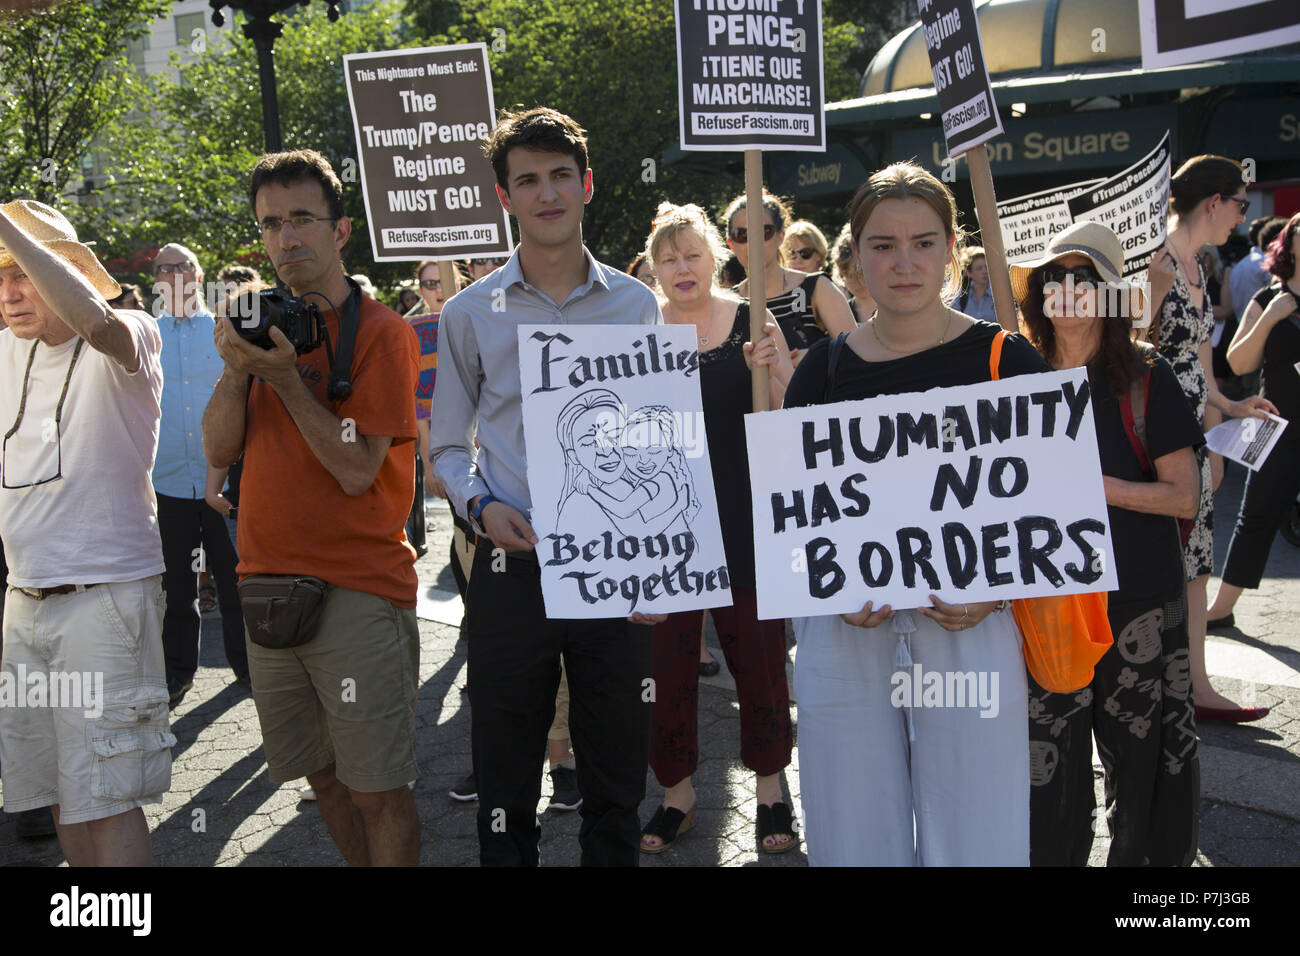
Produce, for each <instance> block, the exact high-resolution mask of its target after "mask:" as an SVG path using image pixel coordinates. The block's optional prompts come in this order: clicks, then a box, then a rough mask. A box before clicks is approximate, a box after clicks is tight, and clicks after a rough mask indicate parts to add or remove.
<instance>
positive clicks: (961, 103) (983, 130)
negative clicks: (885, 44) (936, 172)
mask: <svg viewBox="0 0 1300 956" xmlns="http://www.w3.org/2000/svg"><path fill="white" fill-rule="evenodd" d="M917 9H918V10H919V12H920V14H921V29H922V30H923V31H924V32H925V49H926V52H927V53H929V55H930V72H931V73H933V74H934V91H935V93H936V94H937V95H938V97H939V117H940V120H941V122H942V126H943V136H944V140H945V142H946V143H947V146H948V155H949V156H950V157H953V158H955V157H956V156H957V155H958V154H959V153H964V152H966V151H967V150H968V149H971V148H972V147H975V146H978V145H980V144H981V143H984V142H987V141H988V140H990V139H992V138H993V137H995V136H997V135H998V134H999V133H1001V132H1002V120H1001V118H999V116H998V106H997V103H995V102H994V101H993V89H992V87H991V86H990V85H989V71H988V69H987V68H986V67H985V66H984V50H983V48H982V47H981V46H980V29H979V20H977V19H976V17H975V10H974V4H973V0H917Z"/></svg>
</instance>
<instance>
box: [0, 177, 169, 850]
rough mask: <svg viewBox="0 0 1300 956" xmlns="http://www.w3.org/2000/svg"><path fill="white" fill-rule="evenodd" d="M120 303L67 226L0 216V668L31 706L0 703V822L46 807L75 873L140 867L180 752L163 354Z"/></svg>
mask: <svg viewBox="0 0 1300 956" xmlns="http://www.w3.org/2000/svg"><path fill="white" fill-rule="evenodd" d="M119 291H120V290H119V289H118V285H117V283H116V282H114V281H113V279H112V277H111V276H109V274H108V273H107V272H105V271H104V268H103V266H101V265H100V263H99V260H98V259H96V258H95V255H94V253H93V252H92V251H91V250H90V249H89V248H88V247H87V246H86V245H85V244H83V243H81V242H79V241H78V240H77V234H76V232H75V231H74V230H73V228H72V225H71V224H70V223H69V222H68V220H67V219H65V218H64V217H63V215H62V214H60V213H59V212H57V211H56V210H54V209H51V208H50V207H49V206H46V205H44V204H42V203H38V202H34V201H32V200H26V199H22V200H17V201H14V202H10V203H5V204H4V205H3V206H0V313H2V314H3V316H4V320H5V322H6V323H7V324H8V329H6V330H5V331H3V332H0V428H3V429H6V431H5V433H4V440H3V453H2V457H0V537H3V538H4V543H5V557H6V559H7V560H8V562H9V591H8V594H7V600H6V602H5V609H4V610H5V613H4V649H3V653H2V654H0V658H2V659H3V662H4V664H3V666H4V671H5V673H4V679H5V682H6V683H7V684H9V685H10V687H14V688H17V690H18V696H20V697H24V698H27V699H25V700H23V701H22V702H19V701H17V700H15V699H13V698H10V699H9V701H7V702H6V703H5V704H4V705H3V706H0V764H3V767H4V775H5V776H4V797H5V809H6V810H7V811H9V812H10V813H18V812H21V811H24V810H32V809H36V808H39V807H48V806H53V808H54V820H55V823H56V825H57V828H58V836H59V843H60V845H61V847H62V848H63V852H64V854H65V855H66V856H67V859H68V862H69V863H70V864H71V865H72V866H148V865H149V864H150V862H151V860H152V853H151V850H150V845H149V826H148V823H147V822H146V820H145V816H144V812H143V811H142V810H141V809H140V808H141V807H142V806H143V805H144V804H147V803H158V802H160V801H161V800H162V794H163V793H165V792H166V790H167V788H168V787H169V786H170V785H171V746H172V745H173V744H175V743H176V738H175V737H174V736H172V734H171V731H170V729H169V728H168V719H167V686H166V680H165V677H164V671H163V647H162V618H163V589H162V572H163V557H162V546H161V544H160V542H159V538H158V521H157V516H156V511H155V505H154V494H153V488H152V487H150V483H149V472H150V470H151V469H152V468H153V462H154V453H155V451H156V450H157V447H158V421H159V416H160V413H159V401H160V399H161V397H162V382H163V372H162V365H161V363H160V361H159V353H160V350H161V342H160V340H159V336H158V325H157V323H156V322H155V321H154V320H153V318H152V317H151V316H150V315H149V314H148V313H146V312H137V311H129V310H117V309H113V308H110V307H109V305H108V301H107V300H108V299H111V298H114V297H115V296H117V295H118V293H119ZM36 678H39V682H37V681H36V680H34V679H36ZM37 683H39V685H40V686H43V687H45V688H48V689H49V695H48V697H45V698H44V699H37V700H32V699H31V698H30V695H29V694H28V693H27V692H28V691H29V690H30V689H31V688H32V687H33V686H35V685H36V684H37ZM56 691H57V693H56ZM42 696H43V697H44V695H42Z"/></svg>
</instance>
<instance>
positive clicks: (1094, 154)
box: [674, 0, 1300, 216]
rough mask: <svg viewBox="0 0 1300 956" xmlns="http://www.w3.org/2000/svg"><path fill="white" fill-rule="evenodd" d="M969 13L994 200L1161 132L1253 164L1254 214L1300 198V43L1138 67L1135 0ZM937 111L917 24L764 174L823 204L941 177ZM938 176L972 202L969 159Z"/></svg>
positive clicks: (1046, 1)
mask: <svg viewBox="0 0 1300 956" xmlns="http://www.w3.org/2000/svg"><path fill="white" fill-rule="evenodd" d="M977 14H978V16H979V21H980V32H981V35H982V38H983V44H984V57H985V61H986V62H987V64H988V70H989V74H990V77H991V78H992V81H993V90H994V95H995V97H996V99H997V103H998V111H999V113H1000V114H1001V116H1002V122H1003V125H1004V127H1005V129H1006V132H1005V133H1004V135H1002V136H1000V137H998V138H997V139H995V140H993V141H992V142H990V143H989V144H988V148H989V157H990V162H991V165H992V169H993V175H994V183H995V186H996V188H997V192H998V198H999V199H1009V198H1011V197H1014V196H1018V195H1024V194H1026V193H1031V192H1036V191H1038V190H1042V189H1048V188H1052V187H1056V186H1062V185H1066V184H1068V183H1073V182H1077V181H1079V180H1083V179H1090V178H1096V177H1101V176H1106V175H1110V174H1113V173H1117V172H1119V171H1121V170H1122V169H1124V168H1125V167H1126V166H1128V165H1130V164H1131V163H1133V162H1135V161H1137V160H1138V159H1140V158H1141V157H1142V156H1143V155H1145V154H1146V153H1147V152H1148V151H1149V150H1150V149H1152V148H1153V147H1154V146H1156V144H1157V143H1159V141H1160V138H1161V136H1163V135H1164V132H1165V130H1169V133H1170V137H1171V146H1172V151H1173V157H1172V159H1173V166H1174V168H1177V167H1178V165H1179V164H1180V163H1182V162H1183V161H1184V160H1186V159H1188V158H1190V157H1192V156H1196V155H1198V154H1200V153H1221V154H1223V155H1227V156H1232V157H1234V158H1237V159H1246V158H1251V159H1253V160H1254V161H1255V180H1256V184H1255V185H1254V186H1252V187H1251V189H1252V190H1253V191H1254V192H1255V194H1256V195H1255V196H1252V200H1254V199H1255V198H1256V197H1257V198H1258V199H1259V200H1260V202H1258V203H1254V202H1253V203H1252V205H1253V208H1252V209H1251V211H1250V215H1251V216H1256V215H1262V214H1266V213H1273V212H1274V211H1275V210H1276V211H1277V212H1278V213H1285V212H1289V211H1294V210H1295V209H1296V208H1300V46H1296V45H1292V46H1290V47H1279V48H1277V49H1272V50H1265V51H1262V52H1259V53H1253V54H1248V55H1243V56H1237V57H1232V58H1229V59H1225V60H1217V61H1211V62H1205V63H1194V64H1188V65H1186V66H1180V67H1168V68H1164V69H1158V70H1146V71H1144V70H1143V69H1142V64H1141V56H1142V52H1141V39H1140V36H1139V32H1138V19H1137V3H1136V0H990V2H986V3H982V4H979V3H977ZM937 113H938V98H937V97H936V96H935V93H934V87H933V80H932V78H931V74H930V64H929V59H928V57H927V56H926V50H925V37H924V35H923V34H922V32H921V29H920V24H919V23H916V24H913V25H912V26H911V27H909V28H908V29H906V30H904V31H903V32H901V33H899V34H897V35H896V36H894V37H893V38H892V39H891V40H889V41H888V42H887V43H886V44H885V45H884V46H883V47H881V49H880V51H879V52H878V53H877V54H876V56H875V58H874V59H873V60H872V61H871V64H870V66H868V68H867V71H866V73H865V75H864V76H863V80H862V86H861V96H859V97H858V98H856V99H852V100H846V101H844V102H840V103H831V104H828V105H827V107H826V129H827V149H826V152H825V153H824V154H815V153H780V152H769V153H764V162H765V166H766V169H765V175H764V180H765V182H766V183H767V186H768V188H769V189H770V190H771V191H773V192H775V193H779V194H781V195H785V196H791V197H793V198H794V199H795V200H796V201H797V202H798V203H799V205H800V206H801V207H802V206H804V205H808V204H811V205H816V206H821V207H823V208H825V209H827V210H828V211H829V209H830V208H836V207H843V206H844V205H845V204H846V203H847V202H848V200H849V198H850V197H851V196H852V195H853V191H854V190H855V189H856V188H857V187H858V186H859V185H860V184H861V183H862V182H863V181H864V180H865V179H866V178H867V177H868V176H869V175H870V174H871V173H872V172H873V171H875V170H877V169H880V168H881V167H883V166H886V165H888V164H889V163H891V162H895V161H898V160H904V159H914V160H916V161H917V162H918V163H920V164H921V165H922V166H924V167H925V168H927V169H929V170H930V171H931V172H933V173H935V174H936V175H942V174H943V172H944V162H945V160H946V158H947V153H946V150H945V148H944V143H943V133H942V130H941V129H940V127H939V122H938V117H937ZM674 158H675V159H676V161H678V162H683V163H698V164H706V165H711V166H712V168H714V169H716V168H718V166H719V165H727V166H730V165H732V164H736V165H738V164H739V162H740V155H739V154H722V153H717V154H711V153H694V154H690V155H681V154H678V156H677V157H674ZM954 177H955V180H954ZM945 178H946V179H948V180H950V181H952V186H953V189H954V192H955V193H956V195H957V198H958V201H959V203H960V204H961V205H962V207H963V208H964V210H966V211H968V212H969V210H971V209H972V208H973V203H972V201H971V198H970V189H969V185H968V182H969V177H968V174H967V171H966V164H965V161H964V160H962V161H959V162H958V163H957V164H956V166H955V167H954V168H952V169H951V170H950V171H949V174H948V176H947V177H945ZM1261 207H1263V208H1261Z"/></svg>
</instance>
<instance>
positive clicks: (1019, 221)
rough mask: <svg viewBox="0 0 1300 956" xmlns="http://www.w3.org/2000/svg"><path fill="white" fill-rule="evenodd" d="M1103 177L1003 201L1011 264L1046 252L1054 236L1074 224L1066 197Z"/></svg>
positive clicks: (1001, 217)
mask: <svg viewBox="0 0 1300 956" xmlns="http://www.w3.org/2000/svg"><path fill="white" fill-rule="evenodd" d="M1103 181H1104V180H1101V179H1090V180H1087V181H1086V182H1081V183H1072V184H1071V185H1069V186H1061V187H1059V188H1057V189H1045V190H1043V191H1042V192H1038V193H1030V194H1029V195H1027V196H1017V197H1016V198H1015V199H1007V200H1004V201H1002V202H999V203H998V222H999V223H1001V225H1002V242H1003V243H1004V244H1005V245H1006V248H1007V264H1008V265H1013V264H1015V263H1019V262H1032V261H1033V260H1034V259H1037V258H1039V257H1040V256H1042V254H1043V252H1044V251H1046V249H1047V244H1048V243H1049V242H1051V241H1052V237H1053V236H1054V235H1056V234H1057V233H1058V232H1061V231H1062V230H1063V229H1065V227H1066V226H1068V225H1070V207H1069V206H1068V205H1067V204H1066V200H1067V199H1069V198H1070V197H1071V196H1076V195H1078V194H1079V193H1081V192H1083V191H1084V190H1085V189H1090V188H1091V187H1093V186H1096V185H1098V184H1099V183H1101V182H1103Z"/></svg>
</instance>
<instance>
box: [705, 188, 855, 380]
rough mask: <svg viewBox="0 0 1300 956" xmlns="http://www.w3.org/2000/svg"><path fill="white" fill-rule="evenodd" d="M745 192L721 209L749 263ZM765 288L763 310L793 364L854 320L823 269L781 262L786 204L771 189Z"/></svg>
mask: <svg viewBox="0 0 1300 956" xmlns="http://www.w3.org/2000/svg"><path fill="white" fill-rule="evenodd" d="M745 205H746V200H745V197H744V196H737V197H736V198H735V199H733V200H732V201H731V204H730V205H729V206H727V211H726V212H725V213H723V215H722V221H723V222H724V223H725V224H726V225H725V228H726V230H727V236H726V239H727V245H728V246H729V247H730V248H731V251H732V252H734V253H735V254H736V258H737V259H739V260H740V262H741V264H742V265H744V266H745V267H746V268H748V267H749V228H748V227H747V226H746V225H745V223H746V217H745ZM763 219H764V225H763V262H764V266H763V269H764V272H763V275H764V279H763V290H764V293H765V295H766V298H767V310H768V311H769V312H771V313H772V315H773V316H775V317H776V324H777V325H778V326H780V328H781V331H782V332H783V333H785V344H786V347H787V348H789V350H790V357H791V359H792V360H793V361H794V363H795V364H796V365H798V364H799V359H800V358H801V357H802V356H803V353H804V352H805V351H806V350H807V349H808V346H809V345H811V344H812V343H813V342H816V341H817V340H818V339H823V338H825V337H826V336H827V335H839V334H840V333H841V332H851V331H853V328H854V326H855V325H856V324H857V323H855V322H854V321H853V312H852V310H851V309H850V308H849V303H848V300H847V299H845V298H844V293H842V292H841V291H840V290H839V289H838V288H837V287H836V285H835V283H834V282H832V281H831V280H830V278H829V277H828V276H825V275H823V274H822V273H821V272H814V273H813V274H812V275H806V274H804V273H802V272H799V271H797V270H795V269H787V268H786V267H785V266H783V265H782V264H781V244H782V243H783V242H784V241H785V233H786V230H787V229H788V228H789V227H790V207H789V205H787V204H786V203H785V202H783V201H782V200H780V199H778V198H777V197H776V196H773V195H771V194H770V193H766V192H765V193H763ZM735 290H736V294H737V295H739V296H741V297H742V298H748V296H749V279H748V278H746V279H745V281H744V282H741V283H739V284H738V285H737V286H735Z"/></svg>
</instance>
